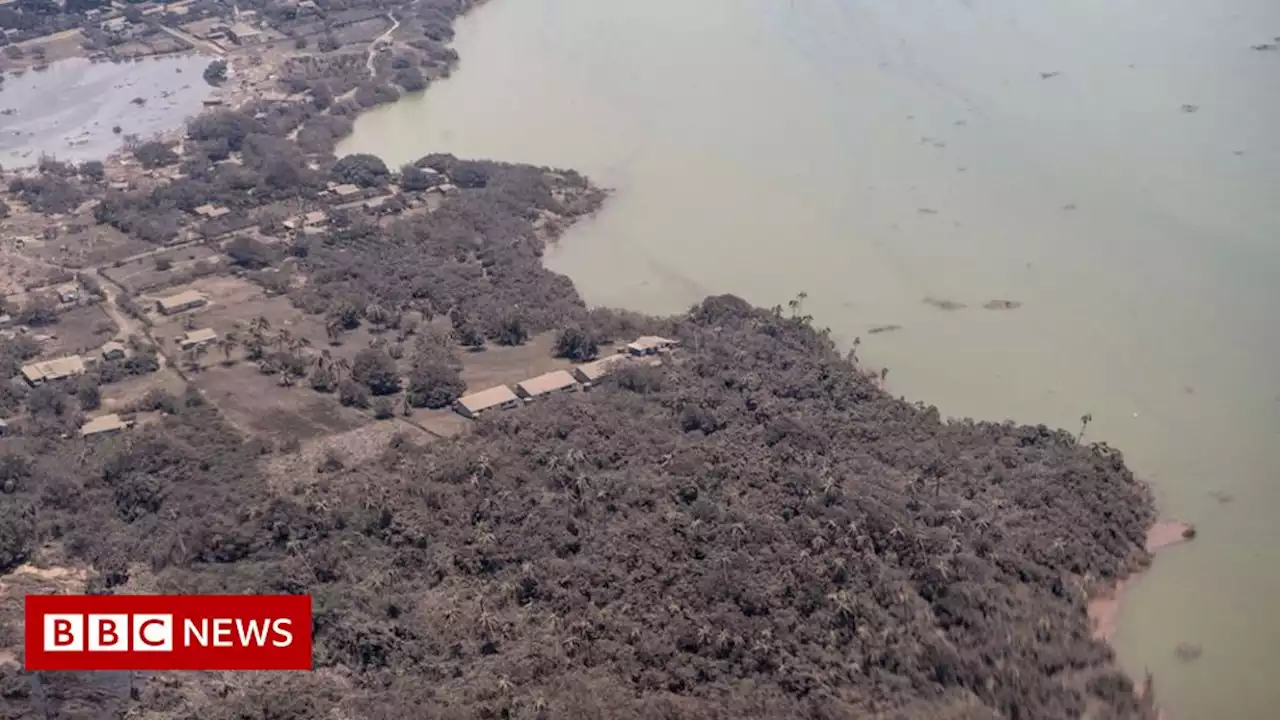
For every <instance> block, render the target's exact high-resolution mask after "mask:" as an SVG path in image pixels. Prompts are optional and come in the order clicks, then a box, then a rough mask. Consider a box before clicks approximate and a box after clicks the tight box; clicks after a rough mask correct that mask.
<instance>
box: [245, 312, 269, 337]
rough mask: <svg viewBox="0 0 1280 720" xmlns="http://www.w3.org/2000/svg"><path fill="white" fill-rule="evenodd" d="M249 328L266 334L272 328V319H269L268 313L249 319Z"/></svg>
mask: <svg viewBox="0 0 1280 720" xmlns="http://www.w3.org/2000/svg"><path fill="white" fill-rule="evenodd" d="M249 329H250V330H252V331H253V332H255V333H257V334H260V335H261V334H265V333H266V332H267V331H268V330H270V329H271V321H270V320H268V319H267V316H266V315H259V316H258V317H256V318H254V319H253V320H250V321H249Z"/></svg>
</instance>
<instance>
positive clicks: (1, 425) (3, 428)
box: [0, 420, 9, 436]
mask: <svg viewBox="0 0 1280 720" xmlns="http://www.w3.org/2000/svg"><path fill="white" fill-rule="evenodd" d="M8 434H9V423H7V422H5V421H4V420H0V436H3V435H8Z"/></svg>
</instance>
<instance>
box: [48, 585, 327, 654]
mask: <svg viewBox="0 0 1280 720" xmlns="http://www.w3.org/2000/svg"><path fill="white" fill-rule="evenodd" d="M25 632H26V656H27V657H26V667H27V670H310V669H311V598H310V597H309V596H306V595H28V596H27V597H26V629H25Z"/></svg>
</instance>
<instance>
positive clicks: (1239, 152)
mask: <svg viewBox="0 0 1280 720" xmlns="http://www.w3.org/2000/svg"><path fill="white" fill-rule="evenodd" d="M1231 154H1232V155H1235V156H1236V157H1244V151H1243V150H1232V151H1231Z"/></svg>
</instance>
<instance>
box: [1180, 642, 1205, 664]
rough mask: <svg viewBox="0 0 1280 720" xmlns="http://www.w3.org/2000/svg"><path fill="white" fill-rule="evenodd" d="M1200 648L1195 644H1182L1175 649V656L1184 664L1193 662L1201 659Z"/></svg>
mask: <svg viewBox="0 0 1280 720" xmlns="http://www.w3.org/2000/svg"><path fill="white" fill-rule="evenodd" d="M1200 653H1201V650H1200V646H1199V645H1196V644H1194V643H1187V642H1180V643H1178V647H1176V648H1174V651H1173V654H1174V655H1176V656H1177V657H1178V659H1179V660H1181V661H1183V662H1191V661H1192V660H1195V659H1196V658H1198V657H1200Z"/></svg>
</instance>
